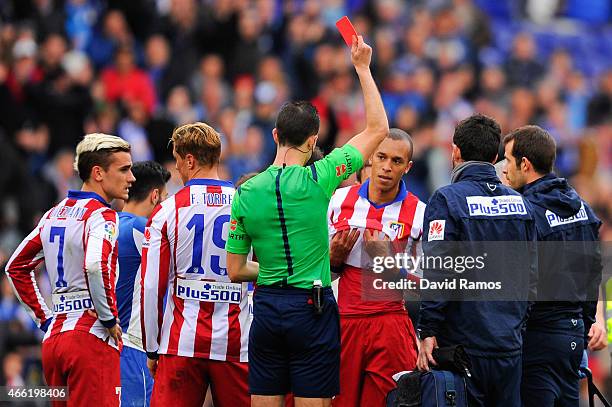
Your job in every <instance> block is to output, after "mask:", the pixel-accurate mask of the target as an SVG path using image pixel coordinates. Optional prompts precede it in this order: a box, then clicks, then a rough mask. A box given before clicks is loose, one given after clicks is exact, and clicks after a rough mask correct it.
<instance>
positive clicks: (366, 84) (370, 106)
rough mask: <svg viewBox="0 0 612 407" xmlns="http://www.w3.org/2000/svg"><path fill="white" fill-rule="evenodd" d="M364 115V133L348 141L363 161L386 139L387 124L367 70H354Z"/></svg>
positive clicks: (379, 99) (374, 84) (376, 91)
mask: <svg viewBox="0 0 612 407" xmlns="http://www.w3.org/2000/svg"><path fill="white" fill-rule="evenodd" d="M356 70H357V75H358V76H359V82H360V83H361V89H362V91H363V99H364V104H365V113H366V128H365V130H364V131H362V132H361V133H359V134H358V135H356V136H355V137H353V138H352V139H351V140H349V144H352V145H353V146H355V147H357V149H358V150H359V151H360V152H361V153H362V155H363V157H364V159H367V158H368V157H370V156H371V155H372V153H373V152H374V150H375V149H376V147H377V146H378V145H379V144H380V143H381V141H383V140H384V138H385V137H387V134H388V133H389V122H388V120H387V114H386V112H385V107H384V105H383V102H382V98H381V97H380V93H379V92H378V88H377V87H376V82H374V78H373V77H372V72H371V71H370V69H369V68H356Z"/></svg>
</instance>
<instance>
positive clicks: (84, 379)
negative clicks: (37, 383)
mask: <svg viewBox="0 0 612 407" xmlns="http://www.w3.org/2000/svg"><path fill="white" fill-rule="evenodd" d="M111 340H112V339H111ZM42 365H43V373H44V375H45V380H46V381H47V385H48V386H68V401H67V402H66V401H54V402H53V406H54V407H58V406H66V405H70V406H85V405H88V406H96V407H97V406H100V407H106V406H109V407H110V406H119V400H120V397H121V380H120V379H119V351H117V349H114V348H112V347H110V346H109V345H107V344H106V343H104V342H103V341H102V340H101V339H99V338H97V337H96V336H94V335H92V334H90V333H88V332H83V331H67V332H61V333H59V334H56V335H53V336H51V337H50V338H48V339H47V340H45V341H44V342H43V344H42Z"/></svg>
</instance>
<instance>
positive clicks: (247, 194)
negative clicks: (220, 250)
mask: <svg viewBox="0 0 612 407" xmlns="http://www.w3.org/2000/svg"><path fill="white" fill-rule="evenodd" d="M362 165H363V159H362V157H361V153H360V152H359V150H357V149H356V148H355V147H353V146H351V145H348V144H347V145H345V146H343V147H342V148H337V149H335V150H334V151H332V152H331V153H330V154H329V155H328V156H326V157H325V158H323V159H321V160H319V161H317V162H315V163H314V164H313V165H310V166H308V167H301V166H298V165H291V166H288V167H285V168H282V167H278V166H274V165H272V166H270V167H268V169H266V170H265V171H264V172H262V173H261V174H259V175H257V176H255V177H253V178H251V179H250V180H248V181H247V182H246V183H244V184H243V185H242V186H240V188H238V191H237V192H236V194H235V195H234V200H233V202H232V217H231V221H230V230H229V237H228V240H227V244H226V246H225V248H226V250H227V251H228V252H230V253H236V254H247V253H249V251H250V249H251V245H252V246H253V249H254V250H255V255H256V256H257V260H258V262H259V277H258V278H257V284H258V285H272V284H281V285H283V286H285V285H290V286H293V287H299V288H312V283H313V281H314V280H321V281H322V283H323V286H324V287H327V286H330V285H331V276H330V272H329V238H328V232H327V220H326V216H327V206H328V204H329V200H330V198H331V196H332V194H333V193H334V191H335V190H336V188H337V187H338V185H340V183H341V182H342V181H343V180H345V179H347V178H348V177H349V176H350V175H351V174H352V173H354V172H356V171H358V170H359V169H360V168H361V166H362Z"/></svg>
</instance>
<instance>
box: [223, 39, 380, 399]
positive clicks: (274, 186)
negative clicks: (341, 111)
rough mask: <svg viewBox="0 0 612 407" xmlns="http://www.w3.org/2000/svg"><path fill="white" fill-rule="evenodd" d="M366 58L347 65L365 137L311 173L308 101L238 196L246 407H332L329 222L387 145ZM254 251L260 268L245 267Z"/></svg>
mask: <svg viewBox="0 0 612 407" xmlns="http://www.w3.org/2000/svg"><path fill="white" fill-rule="evenodd" d="M371 55H372V49H371V48H370V47H369V46H368V45H367V44H365V43H364V42H363V38H361V37H358V38H354V39H353V45H352V49H351V59H352V62H353V65H354V66H355V70H356V71H357V75H358V76H359V80H360V82H361V87H362V90H363V93H364V101H365V110H366V128H365V129H364V131H363V132H361V133H359V134H357V135H356V136H354V137H353V138H352V139H351V140H349V142H348V143H347V144H346V145H344V146H343V147H341V148H338V149H335V150H334V151H332V152H331V153H330V154H329V155H327V156H326V157H324V158H323V159H321V160H319V161H316V162H315V163H313V164H312V165H310V166H308V167H304V166H303V165H304V163H306V162H307V161H308V159H309V158H310V156H311V155H312V151H313V148H314V146H315V144H316V142H317V137H318V132H319V117H318V114H317V111H316V109H315V108H314V106H312V105H311V104H310V103H308V102H289V103H286V104H285V105H284V106H283V107H282V108H281V111H280V112H279V114H278V118H277V121H276V128H275V129H274V130H273V132H272V136H273V137H274V141H275V142H276V144H277V151H276V158H275V160H274V163H273V165H272V166H270V167H269V168H268V169H266V170H265V171H263V172H262V173H261V174H259V175H257V176H255V177H253V178H251V179H250V180H248V181H247V182H245V183H244V184H243V185H241V186H240V188H239V189H238V191H237V193H236V195H235V197H234V200H233V202H232V219H231V223H230V233H229V238H228V241H227V245H226V250H227V252H228V253H227V268H228V273H229V275H230V277H231V279H232V281H254V280H257V289H256V293H255V296H254V319H253V325H252V328H251V333H250V337H249V387H250V392H251V402H252V404H251V405H252V406H255V407H261V406H280V405H281V403H282V400H283V398H284V395H285V394H287V393H289V392H292V393H293V394H294V395H295V404H296V406H298V407H300V406H306V405H308V406H311V405H317V406H329V405H330V403H331V398H332V397H333V396H335V395H336V394H338V392H339V364H340V338H339V335H340V333H339V329H338V309H337V306H336V302H335V300H334V297H333V294H332V290H331V287H330V285H331V275H330V270H329V244H328V237H327V223H326V213H327V205H328V203H329V199H330V198H331V196H332V194H333V192H334V190H335V189H336V188H337V187H338V185H339V184H340V182H342V181H343V180H345V179H346V178H348V177H349V176H350V175H351V174H352V173H354V172H355V171H358V170H359V168H361V165H362V163H363V161H364V160H365V159H366V158H367V157H369V156H370V155H371V154H372V152H373V150H374V149H375V148H376V146H377V145H378V144H380V142H381V141H382V140H383V139H384V138H385V137H386V136H387V133H388V131H389V125H388V122H387V116H386V114H385V110H384V106H383V104H382V100H381V98H380V94H379V93H378V89H377V88H376V83H375V82H374V79H373V78H372V74H371V72H370V60H371ZM251 246H252V247H253V249H254V251H255V253H256V254H257V258H258V260H259V264H257V263H254V262H248V261H247V256H248V254H249V252H250V251H251Z"/></svg>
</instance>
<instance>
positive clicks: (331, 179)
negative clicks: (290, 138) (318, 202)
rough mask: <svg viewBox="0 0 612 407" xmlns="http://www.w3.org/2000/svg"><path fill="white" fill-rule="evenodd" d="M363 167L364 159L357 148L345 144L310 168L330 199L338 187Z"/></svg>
mask: <svg viewBox="0 0 612 407" xmlns="http://www.w3.org/2000/svg"><path fill="white" fill-rule="evenodd" d="M362 166H363V158H362V157H361V153H360V152H359V150H357V148H355V147H354V146H352V145H350V144H345V145H344V146H343V147H341V148H336V149H334V151H332V152H331V153H330V154H328V155H327V156H325V157H324V158H322V159H321V160H319V161H316V162H315V163H314V164H312V165H311V166H310V170H311V172H312V176H313V178H314V179H315V181H316V182H317V183H318V184H319V185H320V186H321V188H323V190H324V191H325V194H326V195H327V197H328V198H331V196H332V194H333V193H334V191H335V190H336V188H338V185H340V183H341V182H342V181H344V180H345V179H347V178H348V177H350V176H351V174H353V173H355V172H357V171H359V170H360V169H361V167H362Z"/></svg>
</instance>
